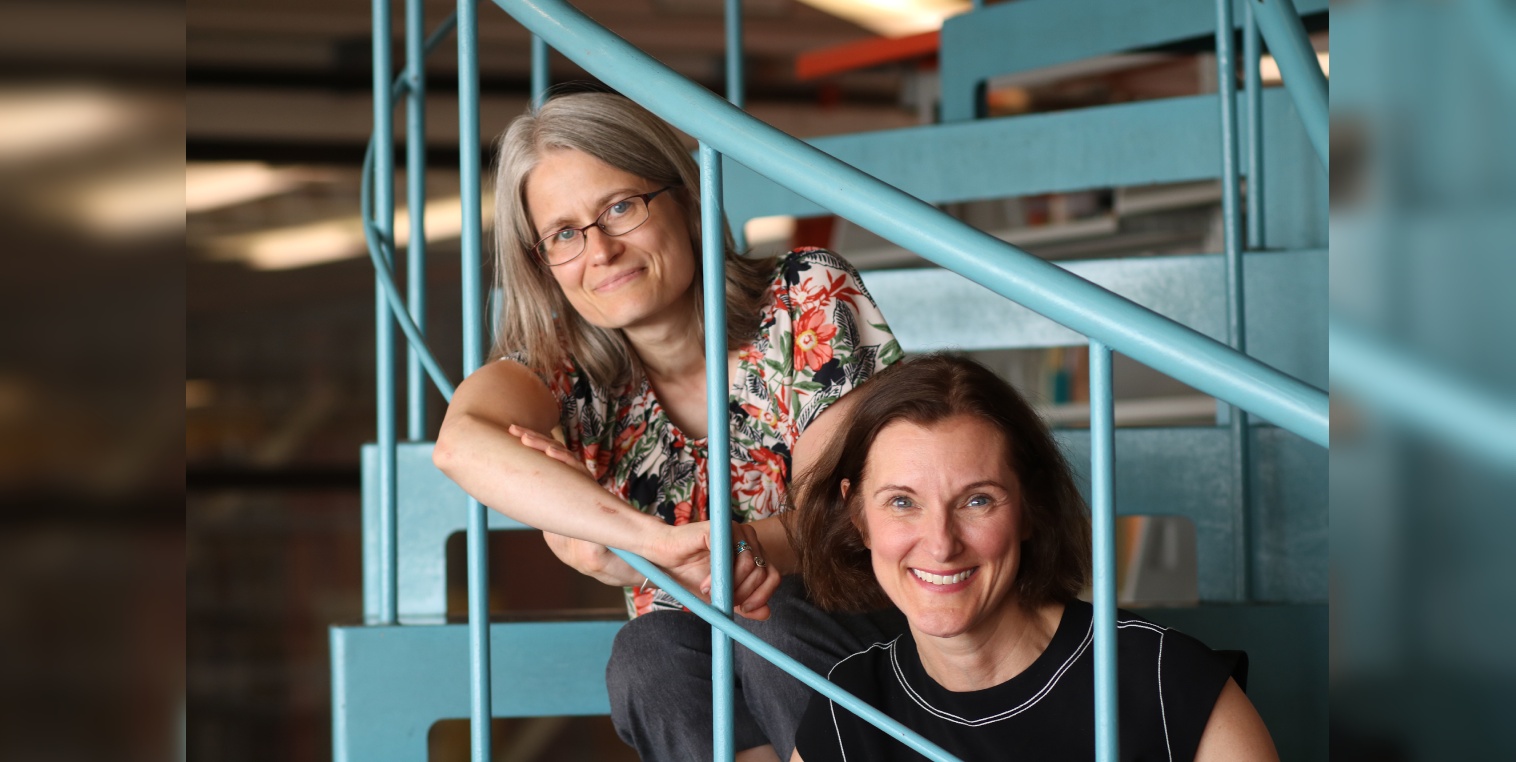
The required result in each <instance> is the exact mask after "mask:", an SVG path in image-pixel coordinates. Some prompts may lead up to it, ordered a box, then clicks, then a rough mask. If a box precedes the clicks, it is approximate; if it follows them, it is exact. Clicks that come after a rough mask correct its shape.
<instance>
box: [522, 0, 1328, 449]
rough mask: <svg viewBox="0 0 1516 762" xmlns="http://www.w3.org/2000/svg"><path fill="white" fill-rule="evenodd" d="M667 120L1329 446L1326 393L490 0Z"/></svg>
mask: <svg viewBox="0 0 1516 762" xmlns="http://www.w3.org/2000/svg"><path fill="white" fill-rule="evenodd" d="M494 2H495V4H496V5H499V6H500V7H501V8H502V9H504V10H505V11H506V12H507V13H509V14H510V15H511V16H513V17H514V18H515V19H516V20H517V21H519V22H520V23H522V24H523V25H525V26H526V27H527V28H528V29H529V30H531V31H532V32H533V33H534V34H537V35H540V36H541V37H542V38H544V39H546V40H547V41H548V43H549V44H551V45H552V46H553V47H554V48H556V49H557V50H559V51H560V52H562V53H563V54H564V55H566V56H568V57H569V59H571V60H573V61H574V62H575V63H577V64H579V65H580V66H581V67H583V68H584V69H585V70H586V71H587V72H589V73H590V74H591V75H593V76H595V77H598V78H599V79H600V80H601V81H603V82H605V83H607V84H608V85H610V86H612V87H615V88H616V89H618V90H620V91H621V92H622V93H624V94H626V95H627V96H628V97H630V98H632V99H633V100H636V101H638V102H639V103H642V104H643V105H644V106H646V107H648V108H649V109H650V110H651V111H653V112H654V113H656V114H658V115H659V116H660V117H662V118H664V119H665V120H667V121H668V122H669V123H670V124H673V125H674V126H675V127H678V128H679V129H681V130H683V131H684V132H685V133H687V134H689V135H691V136H694V137H696V138H697V139H699V140H700V141H702V142H703V143H705V144H707V145H710V146H711V147H713V148H715V149H716V150H717V151H719V152H721V153H722V154H724V155H726V156H730V157H731V158H732V159H734V160H736V161H738V162H741V163H742V164H744V165H746V166H747V167H749V168H751V169H753V170H754V171H756V172H758V173H759V174H762V175H764V176H766V177H768V178H769V179H771V180H773V181H775V182H777V183H778V184H780V185H782V186H785V187H787V188H789V189H791V190H792V191H794V192H796V193H799V194H800V195H802V196H805V197H806V198H808V199H810V200H811V201H814V202H816V203H818V204H820V205H822V206H824V207H827V208H829V209H831V210H832V211H834V212H836V213H837V214H839V215H841V216H843V217H846V218H847V219H849V220H852V221H853V222H854V223H857V224H859V225H861V226H862V227H864V228H867V229H868V230H871V231H873V232H874V233H876V234H878V235H881V236H883V237H884V238H886V239H888V240H890V241H891V242H893V243H895V244H897V245H899V246H901V247H903V248H905V249H907V250H910V251H914V252H916V253H917V254H920V255H921V256H923V257H925V258H927V259H929V260H931V261H933V262H935V263H937V264H939V265H941V266H943V267H945V268H947V269H949V270H952V271H954V272H956V273H958V274H960V275H963V276H965V277H967V278H969V279H970V280H973V281H975V282H977V283H979V284H981V285H983V286H985V287H987V288H989V289H990V290H992V291H994V292H996V293H998V294H1000V295H1001V296H1004V297H1007V298H1009V299H1011V300H1013V301H1016V302H1017V303H1019V304H1021V305H1023V306H1025V307H1027V308H1029V309H1031V310H1032V311H1034V312H1037V313H1039V314H1041V315H1043V316H1045V317H1048V318H1050V319H1052V320H1053V321H1055V322H1057V323H1060V324H1062V325H1065V326H1067V327H1069V328H1071V329H1073V330H1075V331H1078V332H1079V333H1082V334H1084V335H1086V336H1088V337H1090V338H1092V339H1095V340H1098V341H1100V342H1101V343H1103V344H1105V345H1106V346H1109V347H1111V348H1112V349H1113V350H1115V351H1118V352H1121V353H1122V354H1125V355H1127V356H1129V357H1131V358H1133V359H1135V360H1137V361H1139V362H1142V363H1143V364H1145V365H1148V366H1149V367H1152V368H1154V369H1155V370H1158V371H1160V372H1162V373H1166V374H1168V375H1169V376H1172V377H1174V378H1175V379H1178V380H1180V381H1183V382H1184V383H1187V384H1189V385H1190V386H1193V387H1195V388H1196V389H1199V390H1200V391H1202V392H1205V393H1206V394H1210V395H1211V396H1213V397H1219V398H1221V399H1224V400H1226V401H1228V402H1231V403H1233V404H1236V405H1238V406H1239V407H1242V408H1243V409H1245V410H1248V411H1249V412H1252V413H1256V414H1258V415H1260V416H1263V417H1264V418H1267V419H1269V420H1270V421H1272V422H1274V423H1275V424H1277V425H1279V426H1281V427H1283V428H1286V429H1289V430H1290V431H1293V432H1295V433H1297V434H1300V435H1301V436H1303V437H1305V438H1307V439H1309V440H1311V441H1313V442H1315V443H1317V444H1319V445H1321V446H1323V447H1325V446H1328V444H1329V440H1330V421H1329V416H1328V404H1327V395H1326V392H1323V391H1322V390H1320V389H1317V388H1315V387H1313V386H1311V385H1309V384H1307V383H1305V382H1303V381H1301V380H1299V379H1297V378H1294V377H1292V376H1289V375H1287V374H1285V373H1282V372H1280V371H1278V370H1276V369H1274V368H1272V367H1270V366H1268V365H1265V364H1264V363H1262V362H1259V361H1258V360H1255V359H1253V358H1251V357H1248V356H1246V355H1243V354H1240V353H1238V352H1235V351H1233V350H1232V349H1230V348H1228V347H1227V346H1226V345H1225V344H1222V343H1220V342H1218V341H1216V340H1214V339H1211V338H1210V337H1208V336H1205V335H1203V334H1201V333H1199V332H1197V331H1194V330H1191V329H1189V328H1187V327H1185V326H1183V325H1180V324H1178V323H1176V322H1174V321H1172V320H1170V319H1168V318H1166V317H1164V316H1162V315H1159V314H1157V313H1154V312H1153V311H1151V310H1148V309H1147V308H1145V307H1142V306H1140V305H1138V304H1136V303H1134V302H1131V301H1129V300H1127V299H1125V298H1123V297H1121V296H1118V295H1116V294H1113V293H1111V292H1110V291H1107V290H1106V289H1104V288H1101V287H1100V286H1097V285H1095V284H1093V283H1090V282H1089V281H1086V280H1084V279H1082V278H1080V277H1078V276H1076V275H1073V274H1071V273H1069V272H1067V271H1065V270H1063V269H1061V268H1059V267H1058V266H1057V265H1054V264H1052V263H1049V262H1046V261H1044V260H1041V259H1038V258H1037V257H1035V256H1033V255H1031V254H1028V253H1027V252H1025V251H1023V250H1021V249H1019V248H1017V247H1015V246H1012V245H1010V244H1008V243H1006V242H1004V241H1001V240H1000V239H998V238H995V237H993V236H991V235H989V234H987V233H984V232H983V231H980V230H976V229H975V228H973V227H970V226H969V225H967V224H965V223H963V222H961V221H959V220H956V219H954V218H952V217H950V216H948V215H947V214H945V213H943V212H941V211H940V210H938V209H936V208H934V207H932V206H931V205H930V204H927V203H925V202H923V201H921V200H919V199H917V198H915V197H913V196H911V195H909V194H907V193H905V192H904V191H901V190H900V189H898V188H895V187H894V186H891V185H888V184H886V183H884V182H881V181H880V180H878V179H875V178H874V177H872V176H870V175H868V174H867V173H865V172H863V171H861V170H859V169H857V168H855V167H852V166H850V165H848V164H845V163H843V162H842V161H839V160H838V159H836V158H834V157H832V156H830V155H828V154H826V153H824V152H822V151H820V150H817V149H816V148H813V147H811V146H809V145H806V144H805V143H803V142H801V141H800V140H797V139H795V138H793V137H790V136H789V135H786V134H785V133H783V132H780V131H779V130H777V129H775V128H773V127H771V126H769V125H767V124H764V123H763V122H761V121H758V120H757V119H754V118H752V117H751V116H749V115H747V114H746V113H743V112H742V111H741V110H740V109H737V108H735V107H733V106H732V105H731V104H729V103H727V102H726V101H724V100H722V99H721V98H719V97H717V96H715V95H713V94H712V93H710V92H709V91H707V90H706V89H705V88H703V87H701V86H700V85H698V84H695V83H693V82H691V81H689V80H687V79H685V78H684V77H681V76H680V75H678V74H676V73H675V72H674V71H672V70H671V69H669V68H667V67H665V66H664V65H662V64H660V63H659V62H658V61H656V60H654V59H653V58H652V57H650V56H648V55H647V54H646V53H644V52H642V51H641V50H638V49H637V48H635V47H633V46H632V45H631V44H629V43H627V42H626V41H625V40H623V39H621V38H620V37H617V36H616V35H615V34H613V33H611V32H610V31H609V30H607V29H605V28H604V27H602V26H600V25H599V24H597V23H595V22H594V21H592V20H591V19H589V18H588V17H587V16H585V15H584V14H583V13H581V12H579V11H578V10H576V9H575V8H573V7H572V6H570V5H568V4H567V3H566V2H563V0H494Z"/></svg>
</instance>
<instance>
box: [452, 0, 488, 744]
mask: <svg viewBox="0 0 1516 762" xmlns="http://www.w3.org/2000/svg"><path fill="white" fill-rule="evenodd" d="M479 146H480V142H479V8H478V4H477V0H458V171H459V189H458V191H459V195H460V197H461V199H462V202H463V233H462V246H463V251H462V255H461V256H462V259H461V268H462V275H461V278H460V279H461V280H462V282H463V283H462V285H463V297H462V301H463V375H464V377H465V378H466V377H468V374H470V373H473V372H474V370H475V369H476V368H478V367H479V365H480V362H481V361H482V359H483V357H482V355H483V351H484V338H483V327H484V326H483V315H484V309H483V296H484V290H483V289H482V288H481V287H480V283H479V272H480V262H481V259H482V256H481V253H480V252H481V250H482V245H483V242H482V239H483V235H484V234H483V230H482V221H481V219H480V212H479V208H480V207H479V203H480V199H479V193H480V188H479V175H480V171H479ZM466 510H467V511H468V538H467V543H468V642H469V687H470V695H469V698H470V701H469V709H470V713H469V717H470V719H471V720H472V722H470V730H471V731H472V735H473V738H472V741H473V743H472V746H473V761H474V762H489V760H490V757H491V746H492V743H491V738H490V705H491V702H490V604H489V556H488V555H487V553H486V547H487V546H486V543H485V540H486V538H487V536H488V532H489V526H488V524H487V517H486V516H485V508H484V506H483V505H481V504H480V503H479V501H478V500H475V499H473V498H469V500H468V507H467V509H466Z"/></svg>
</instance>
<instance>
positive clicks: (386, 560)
mask: <svg viewBox="0 0 1516 762" xmlns="http://www.w3.org/2000/svg"><path fill="white" fill-rule="evenodd" d="M372 9H373V29H374V38H373V60H374V76H373V91H374V142H376V143H377V144H378V145H381V146H384V147H385V148H386V150H383V151H377V152H376V159H375V161H374V176H375V178H376V180H375V182H374V183H373V188H372V193H373V196H372V201H373V205H374V209H373V210H372V211H371V212H369V213H367V214H365V215H364V216H365V218H366V219H368V220H371V221H372V224H373V226H374V228H375V231H376V233H377V234H378V236H379V238H380V240H382V241H384V242H385V243H386V244H390V245H391V246H390V247H391V250H393V238H392V234H393V232H394V229H395V154H394V151H393V150H390V149H391V147H392V146H394V144H395V132H394V113H393V101H392V99H391V97H390V76H391V74H390V72H391V71H392V69H393V68H394V65H393V62H392V57H391V51H390V45H391V38H390V34H391V33H390V4H389V0H373V3H372ZM392 263H393V260H391V261H390V262H386V263H385V267H384V268H383V272H381V271H380V270H379V269H376V270H375V282H374V302H375V306H374V312H375V315H374V365H375V389H374V398H375V403H376V405H377V410H376V411H375V415H376V420H377V427H376V428H377V432H376V437H377V439H378V441H379V448H380V457H379V479H380V483H381V484H383V485H386V486H385V488H384V489H383V490H381V493H380V510H379V516H378V519H379V527H378V531H379V545H378V548H377V551H378V554H377V559H376V560H377V562H378V564H379V566H380V569H381V572H380V574H379V611H378V612H377V619H378V620H379V622H381V623H383V624H393V623H394V622H395V616H396V608H395V601H396V597H395V595H396V593H395V588H396V585H395V510H396V509H395V490H394V486H393V485H394V483H395V441H396V436H397V435H396V431H395V426H396V423H395V404H396V399H395V396H396V395H395V328H394V324H393V323H391V322H390V320H389V312H390V304H389V293H388V292H387V291H386V289H385V288H384V283H383V281H384V280H386V279H387V278H388V276H389V273H390V271H391V265H392Z"/></svg>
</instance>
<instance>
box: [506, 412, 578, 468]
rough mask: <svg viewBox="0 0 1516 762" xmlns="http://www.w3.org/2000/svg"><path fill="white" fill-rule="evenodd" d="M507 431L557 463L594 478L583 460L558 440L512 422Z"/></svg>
mask: <svg viewBox="0 0 1516 762" xmlns="http://www.w3.org/2000/svg"><path fill="white" fill-rule="evenodd" d="M508 431H510V433H511V436H513V437H519V438H520V439H521V444H524V445H526V446H527V447H530V448H532V449H533V450H536V451H538V452H540V453H542V454H544V455H546V456H548V457H549V458H552V459H553V460H556V461H558V462H559V463H562V464H564V465H566V466H569V467H571V468H573V469H574V470H576V471H578V472H579V473H581V474H584V475H585V476H588V477H589V478H590V479H591V480H593V479H594V478H595V475H594V474H592V473H590V469H589V467H588V466H586V465H584V461H582V460H580V459H579V458H577V457H575V456H574V453H572V452H570V451H569V448H567V447H564V446H563V443H561V442H559V441H558V440H556V439H554V438H552V437H550V436H548V435H546V434H543V433H542V432H540V431H533V430H531V429H529V428H527V427H525V426H521V425H518V424H514V423H513V424H511V426H510V428H509V429H508Z"/></svg>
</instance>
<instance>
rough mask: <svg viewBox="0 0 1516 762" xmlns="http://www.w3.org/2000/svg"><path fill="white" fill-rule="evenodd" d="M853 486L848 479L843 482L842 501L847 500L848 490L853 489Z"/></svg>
mask: <svg viewBox="0 0 1516 762" xmlns="http://www.w3.org/2000/svg"><path fill="white" fill-rule="evenodd" d="M851 486H853V483H852V482H850V481H848V480H847V479H843V480H842V499H843V500H847V488H848V487H851Z"/></svg>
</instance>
